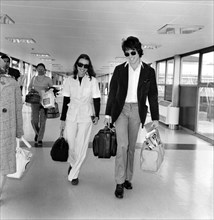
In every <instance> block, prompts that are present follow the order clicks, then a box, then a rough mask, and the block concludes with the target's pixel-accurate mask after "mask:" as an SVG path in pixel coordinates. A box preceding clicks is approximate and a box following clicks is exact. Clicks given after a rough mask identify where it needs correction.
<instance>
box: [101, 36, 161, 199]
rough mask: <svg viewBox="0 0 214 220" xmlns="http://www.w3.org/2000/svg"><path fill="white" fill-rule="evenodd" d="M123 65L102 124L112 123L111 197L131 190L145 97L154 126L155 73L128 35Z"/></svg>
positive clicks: (156, 114) (137, 43) (118, 69)
mask: <svg viewBox="0 0 214 220" xmlns="http://www.w3.org/2000/svg"><path fill="white" fill-rule="evenodd" d="M122 50H123V52H124V54H125V56H126V57H127V62H125V63H123V64H120V65H118V66H116V68H115V70H114V73H113V76H112V79H111V82H110V91H109V96H108V100H107V105H106V112H105V115H106V116H105V121H104V123H105V124H107V125H110V123H112V124H113V123H115V128H116V135H117V155H116V159H115V181H116V190H115V196H116V197H117V198H123V194H124V188H126V189H132V183H131V180H132V176H133V164H134V153H135V145H136V141H137V136H138V131H139V128H140V124H142V128H143V126H144V123H145V120H146V115H147V109H148V107H147V105H146V99H147V98H148V101H149V106H150V112H151V118H152V121H153V122H152V127H154V128H156V127H157V126H158V120H159V109H158V90H157V83H156V78H155V71H154V69H153V68H151V67H150V66H149V65H147V64H145V63H144V62H142V61H141V56H142V55H143V50H142V48H141V43H140V41H139V39H138V38H136V37H133V36H130V37H128V38H127V39H126V40H124V41H123V43H122Z"/></svg>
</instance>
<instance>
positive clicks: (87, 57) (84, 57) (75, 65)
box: [73, 54, 96, 79]
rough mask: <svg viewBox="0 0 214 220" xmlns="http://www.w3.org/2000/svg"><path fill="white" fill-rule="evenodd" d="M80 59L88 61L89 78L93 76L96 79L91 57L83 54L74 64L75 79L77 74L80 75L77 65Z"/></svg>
mask: <svg viewBox="0 0 214 220" xmlns="http://www.w3.org/2000/svg"><path fill="white" fill-rule="evenodd" d="M80 59H85V60H88V62H89V68H88V76H89V78H90V79H91V77H92V76H93V77H95V76H96V74H95V72H94V68H93V66H92V63H91V59H90V57H89V56H88V55H87V54H81V55H80V56H79V57H78V58H77V60H76V62H75V63H74V69H73V74H74V79H76V78H77V73H78V70H77V63H78V62H79V60H80Z"/></svg>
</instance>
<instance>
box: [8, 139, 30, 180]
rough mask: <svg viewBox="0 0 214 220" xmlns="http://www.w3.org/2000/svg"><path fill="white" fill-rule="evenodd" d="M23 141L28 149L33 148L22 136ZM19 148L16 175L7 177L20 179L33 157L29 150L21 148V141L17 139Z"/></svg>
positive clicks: (17, 150) (17, 149)
mask: <svg viewBox="0 0 214 220" xmlns="http://www.w3.org/2000/svg"><path fill="white" fill-rule="evenodd" d="M21 140H22V141H23V142H24V143H25V145H26V146H27V147H28V148H31V145H30V144H29V143H28V141H27V140H25V138H24V137H23V136H22V137H21ZM16 143H17V147H16V173H13V174H8V175H7V177H10V178H16V179H20V178H21V177H22V176H23V174H24V172H25V170H26V166H27V164H28V163H29V162H30V159H31V157H32V153H31V152H30V151H29V150H26V149H23V148H21V147H20V139H19V138H17V139H16Z"/></svg>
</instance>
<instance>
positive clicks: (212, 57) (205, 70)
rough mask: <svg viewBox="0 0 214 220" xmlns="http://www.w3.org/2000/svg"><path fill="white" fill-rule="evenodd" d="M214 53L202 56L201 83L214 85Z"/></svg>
mask: <svg viewBox="0 0 214 220" xmlns="http://www.w3.org/2000/svg"><path fill="white" fill-rule="evenodd" d="M213 62H214V52H210V53H205V54H203V56H202V70H201V82H202V83H210V82H211V83H213V82H214V68H213Z"/></svg>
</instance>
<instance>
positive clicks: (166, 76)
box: [157, 59, 174, 101]
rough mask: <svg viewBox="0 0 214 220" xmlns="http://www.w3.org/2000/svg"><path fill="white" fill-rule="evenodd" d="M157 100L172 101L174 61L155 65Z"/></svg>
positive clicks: (165, 61)
mask: <svg viewBox="0 0 214 220" xmlns="http://www.w3.org/2000/svg"><path fill="white" fill-rule="evenodd" d="M157 76H158V77H157V84H158V99H159V101H160V100H167V101H172V84H173V76H174V59H167V60H164V61H159V62H158V63H157Z"/></svg>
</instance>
